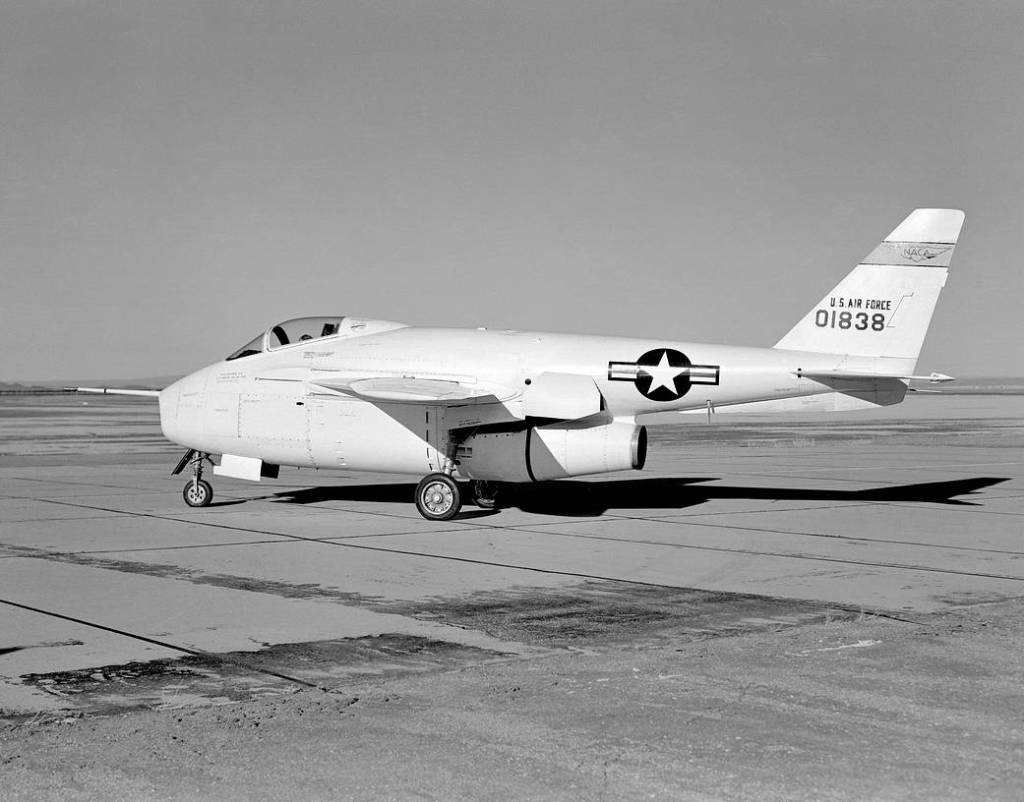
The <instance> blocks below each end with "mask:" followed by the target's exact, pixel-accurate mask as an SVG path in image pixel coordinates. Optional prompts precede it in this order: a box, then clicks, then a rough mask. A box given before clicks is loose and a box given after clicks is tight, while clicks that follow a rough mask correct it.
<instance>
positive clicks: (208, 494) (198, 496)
mask: <svg viewBox="0 0 1024 802" xmlns="http://www.w3.org/2000/svg"><path fill="white" fill-rule="evenodd" d="M204 462H209V463H210V464H211V465H212V464H213V460H211V459H210V455H209V454H207V453H206V452H203V451H196V450H195V449H194V448H190V449H189V450H188V451H186V452H185V456H183V457H182V458H181V460H179V462H178V465H177V466H176V467H175V469H174V470H173V471H171V476H177V475H178V474H179V473H181V472H182V471H183V470H185V467H186V466H187V465H191V466H192V479H191V480H190V481H189V482H188V483H187V484H186V485H185V487H184V488H182V491H181V497H182V498H183V499H185V503H186V504H188V506H190V507H208V506H209V505H210V502H211V501H213V486H212V485H211V484H210V483H209V482H207V481H206V480H205V479H203V463H204Z"/></svg>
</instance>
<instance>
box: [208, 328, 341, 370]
mask: <svg viewBox="0 0 1024 802" xmlns="http://www.w3.org/2000/svg"><path fill="white" fill-rule="evenodd" d="M344 319H345V318H344V317H298V318H295V319H294V320H286V321H285V322H284V323H278V324H277V325H276V326H271V327H270V328H269V329H267V330H266V331H265V332H263V333H262V334H261V335H260V336H259V337H255V338H253V339H252V340H251V341H250V342H247V343H246V344H245V345H243V346H242V347H241V348H239V349H238V350H237V351H235V352H234V353H233V354H231V355H230V356H228V357H227V359H228V360H229V361H230V360H232V359H242V358H243V357H247V356H255V355H256V354H262V353H264V352H266V351H276V350H277V349H278V348H284V347H285V346H286V345H295V344H296V343H304V342H308V341H310V340H319V339H322V338H324V337H331V336H333V335H335V334H337V333H338V332H339V330H340V329H341V323H342V321H343V320H344Z"/></svg>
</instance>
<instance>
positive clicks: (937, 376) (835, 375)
mask: <svg viewBox="0 0 1024 802" xmlns="http://www.w3.org/2000/svg"><path fill="white" fill-rule="evenodd" d="M793 375H794V376H798V377H800V378H803V379H823V380H825V381H833V380H835V379H853V380H858V379H860V380H864V381H879V380H885V379H900V380H905V381H919V382H931V383H932V384H938V383H940V382H951V381H956V379H954V378H953V377H952V376H947V375H946V374H945V373H930V374H929V375H927V376H900V375H898V374H892V373H868V372H864V371H856V370H797V371H794V373H793Z"/></svg>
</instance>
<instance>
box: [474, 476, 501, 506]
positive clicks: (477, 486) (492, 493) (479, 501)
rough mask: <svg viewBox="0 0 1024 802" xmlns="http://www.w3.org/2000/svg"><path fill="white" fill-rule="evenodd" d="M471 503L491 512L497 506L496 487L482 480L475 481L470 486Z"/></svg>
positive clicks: (492, 483)
mask: <svg viewBox="0 0 1024 802" xmlns="http://www.w3.org/2000/svg"><path fill="white" fill-rule="evenodd" d="M471 488H472V489H471V490H470V498H471V499H472V503H473V504H475V505H476V506H477V507H479V508H480V509H482V510H493V509H494V508H495V507H496V506H497V505H498V485H497V484H495V483H494V482H488V481H486V480H482V479H475V480H474V481H473V484H472V485H471Z"/></svg>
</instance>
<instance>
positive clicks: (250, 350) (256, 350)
mask: <svg viewBox="0 0 1024 802" xmlns="http://www.w3.org/2000/svg"><path fill="white" fill-rule="evenodd" d="M262 353H263V335H262V334H261V335H260V336H259V337H255V338H253V340H252V341H251V342H247V343H246V344H245V345H243V346H242V347H241V348H239V349H238V350H237V351H235V352H234V353H233V354H232V355H231V356H229V357H227V359H228V360H232V359H241V358H242V357H243V356H254V355H255V354H262Z"/></svg>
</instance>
